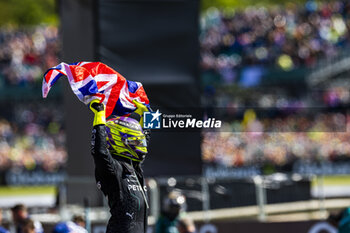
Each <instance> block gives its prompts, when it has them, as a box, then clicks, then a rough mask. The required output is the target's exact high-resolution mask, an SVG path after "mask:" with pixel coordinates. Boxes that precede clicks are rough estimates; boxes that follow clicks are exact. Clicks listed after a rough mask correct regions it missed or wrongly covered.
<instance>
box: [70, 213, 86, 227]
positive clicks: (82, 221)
mask: <svg viewBox="0 0 350 233" xmlns="http://www.w3.org/2000/svg"><path fill="white" fill-rule="evenodd" d="M72 221H73V222H74V223H75V224H77V225H78V226H81V227H83V228H85V219H84V217H83V216H81V215H74V216H73V218H72Z"/></svg>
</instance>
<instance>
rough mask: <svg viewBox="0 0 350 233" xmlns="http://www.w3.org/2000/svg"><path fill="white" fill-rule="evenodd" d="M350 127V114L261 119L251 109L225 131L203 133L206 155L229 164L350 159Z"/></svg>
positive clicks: (204, 156) (288, 163) (204, 153)
mask: <svg viewBox="0 0 350 233" xmlns="http://www.w3.org/2000/svg"><path fill="white" fill-rule="evenodd" d="M349 129H350V117H349V116H347V115H346V114H342V113H326V114H324V113H316V112H315V116H314V117H313V118H312V119H311V118H308V117H305V116H296V115H293V114H291V115H289V116H286V117H284V118H283V119H282V118H278V117H277V118H265V119H259V118H257V117H255V115H254V111H253V110H247V111H246V113H245V117H244V119H243V120H233V121H232V122H229V123H225V125H224V127H223V128H222V129H221V132H204V133H203V142H202V156H203V160H204V161H205V162H206V163H209V164H216V165H222V166H227V167H232V166H233V167H240V166H247V165H248V166H249V165H265V164H271V165H273V166H279V167H283V166H285V167H290V166H292V165H293V163H294V162H296V161H298V160H301V161H304V162H306V161H308V162H317V161H329V162H332V161H337V160H343V159H347V160H349V159H350V133H348V130H349Z"/></svg>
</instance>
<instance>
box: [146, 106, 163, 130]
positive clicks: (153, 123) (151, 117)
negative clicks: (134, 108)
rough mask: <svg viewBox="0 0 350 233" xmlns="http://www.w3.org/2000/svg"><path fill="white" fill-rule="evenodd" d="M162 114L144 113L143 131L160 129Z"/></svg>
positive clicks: (157, 112)
mask: <svg viewBox="0 0 350 233" xmlns="http://www.w3.org/2000/svg"><path fill="white" fill-rule="evenodd" d="M161 115H162V113H160V112H159V110H157V111H156V112H144V113H143V128H144V129H160V122H161Z"/></svg>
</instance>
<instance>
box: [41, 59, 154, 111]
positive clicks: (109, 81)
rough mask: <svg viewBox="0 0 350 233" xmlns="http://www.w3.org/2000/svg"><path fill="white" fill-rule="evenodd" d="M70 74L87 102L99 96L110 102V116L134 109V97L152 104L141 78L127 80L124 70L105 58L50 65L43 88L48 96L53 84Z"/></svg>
mask: <svg viewBox="0 0 350 233" xmlns="http://www.w3.org/2000/svg"><path fill="white" fill-rule="evenodd" d="M63 75H65V76H67V77H68V80H69V84H70V86H71V88H72V90H73V92H74V94H75V95H76V96H77V97H78V99H79V100H80V101H81V102H83V103H84V104H89V103H90V102H91V101H92V100H94V99H99V100H100V102H101V103H104V105H105V106H106V117H109V116H110V115H118V116H124V115H126V114H129V113H131V112H133V111H134V110H135V109H136V106H135V105H134V104H133V103H132V101H133V100H134V99H136V100H137V101H139V102H141V103H143V104H145V105H146V106H148V107H149V100H148V98H147V95H146V92H145V90H144V89H143V86H142V84H141V83H139V82H133V81H128V80H126V79H125V78H124V77H123V76H122V75H121V74H119V73H118V72H117V71H115V70H113V69H112V68H111V67H109V66H107V65H105V64H103V63H101V62H77V63H73V64H66V63H64V62H62V63H61V64H59V65H57V66H55V67H52V68H50V69H49V70H47V71H46V73H45V74H44V79H43V86H42V92H43V97H44V98H46V97H47V94H48V93H49V91H50V89H51V87H52V85H53V84H55V82H56V81H57V80H58V79H59V78H60V77H61V76H63Z"/></svg>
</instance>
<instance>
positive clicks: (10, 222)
mask: <svg viewBox="0 0 350 233" xmlns="http://www.w3.org/2000/svg"><path fill="white" fill-rule="evenodd" d="M2 220H3V218H2V210H1V209H0V233H10V232H12V233H44V232H45V229H44V227H43V224H42V223H41V222H40V221H38V220H34V219H33V218H32V216H31V215H30V210H29V209H28V208H27V206H26V205H24V204H16V205H14V206H13V207H12V208H11V216H10V218H7V219H6V221H4V222H3V221H2ZM46 232H52V233H88V231H87V230H86V222H85V218H84V216H82V215H74V216H72V219H71V220H70V221H62V222H58V223H57V224H55V225H54V227H53V229H52V230H48V229H46Z"/></svg>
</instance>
